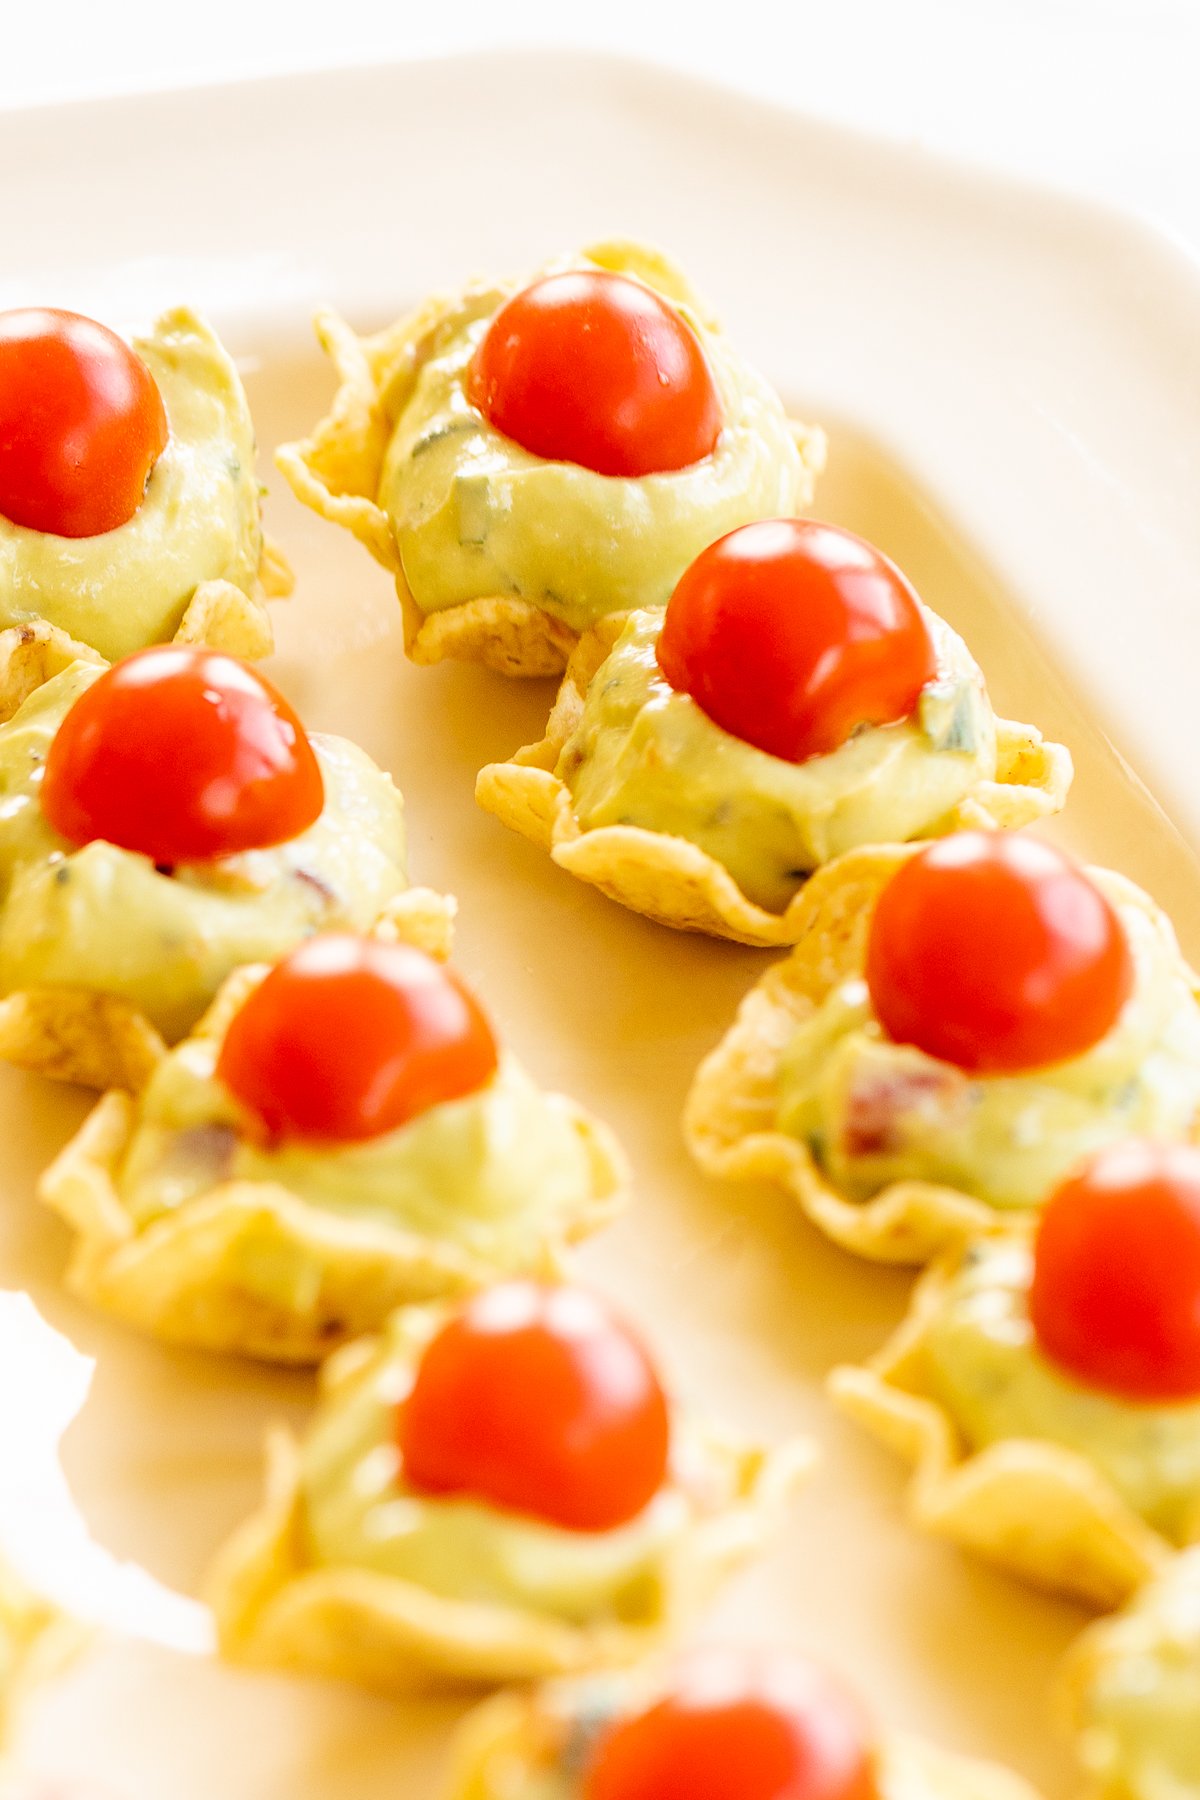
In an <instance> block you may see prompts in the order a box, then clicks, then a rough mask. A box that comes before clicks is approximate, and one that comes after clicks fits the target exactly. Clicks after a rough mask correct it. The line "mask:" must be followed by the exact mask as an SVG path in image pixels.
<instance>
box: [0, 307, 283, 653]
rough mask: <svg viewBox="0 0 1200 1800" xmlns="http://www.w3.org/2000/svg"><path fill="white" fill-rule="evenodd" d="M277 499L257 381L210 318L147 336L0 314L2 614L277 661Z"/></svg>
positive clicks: (141, 641)
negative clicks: (273, 653) (264, 461)
mask: <svg viewBox="0 0 1200 1800" xmlns="http://www.w3.org/2000/svg"><path fill="white" fill-rule="evenodd" d="M260 510H261V489H260V487H259V483H258V480H257V477H256V474H255V444H254V428H253V425H252V423H251V419H250V411H249V407H248V406H247V403H246V395H245V392H244V390H243V388H242V384H241V381H240V379H239V377H238V373H237V370H236V368H235V367H234V365H233V362H232V361H231V359H230V357H229V355H228V354H227V352H226V351H225V350H224V349H223V347H222V345H221V344H220V342H219V341H218V339H217V338H216V336H215V335H214V333H213V332H212V331H211V329H210V328H209V327H208V326H207V325H205V324H204V323H203V321H202V320H200V319H198V318H197V317H196V316H195V314H194V313H192V312H189V311H188V310H187V309H186V308H184V307H178V308H176V309H175V310H174V311H172V312H169V313H165V314H164V315H163V317H162V318H161V319H160V320H159V321H158V323H157V325H156V326H155V328H154V330H153V332H152V334H151V335H150V336H149V337H146V338H139V339H136V340H135V342H134V345H133V347H132V348H131V347H130V346H129V345H128V344H126V343H125V342H124V341H123V340H122V339H121V338H119V337H117V336H116V335H115V334H114V333H113V332H111V331H109V330H108V329H107V328H106V327H105V326H103V325H100V324H98V323H97V322H96V321H95V320H92V319H87V318H83V317H81V316H80V315H79V314H76V313H66V312H59V311H53V310H50V309H46V308H41V309H38V308H28V309H25V310H21V311H15V312H7V313H2V314H0V626H7V625H20V624H25V623H28V622H31V621H37V620H47V621H49V622H50V623H51V624H54V625H57V626H59V627H60V628H61V629H62V630H64V631H65V632H67V633H69V634H70V635H71V636H72V637H74V638H76V639H78V640H79V641H80V642H81V643H84V644H87V645H89V646H90V647H91V648H92V649H94V650H96V651H99V652H100V653H101V654H103V655H104V656H106V657H120V656H124V655H127V654H128V653H129V652H130V651H133V650H137V649H141V648H143V647H144V646H145V645H147V644H153V643H160V642H164V641H166V640H168V639H171V638H174V637H177V636H178V637H182V638H184V639H185V640H189V641H196V640H203V641H205V642H212V643H220V644H221V645H223V646H224V647H226V648H228V649H231V650H234V651H236V652H237V653H239V654H242V655H252V656H261V655H263V654H265V653H266V652H267V651H268V650H269V649H270V648H271V627H270V623H269V620H268V618H267V614H266V611H265V609H264V607H263V605H262V600H263V598H264V597H269V596H271V595H278V594H286V593H287V592H288V590H289V588H290V586H291V575H290V572H289V570H288V568H287V565H286V563H285V562H284V561H283V559H282V557H281V556H280V554H279V553H278V551H276V550H275V549H274V548H273V547H272V546H270V545H269V544H267V543H266V542H265V541H264V538H263V532H262V522H261V516H260Z"/></svg>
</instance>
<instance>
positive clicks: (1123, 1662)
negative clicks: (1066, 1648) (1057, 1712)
mask: <svg viewBox="0 0 1200 1800" xmlns="http://www.w3.org/2000/svg"><path fill="white" fill-rule="evenodd" d="M1092 1636H1093V1637H1094V1639H1095V1663H1094V1672H1093V1675H1092V1679H1091V1681H1090V1683H1089V1685H1088V1687H1087V1690H1086V1692H1085V1693H1084V1694H1083V1696H1082V1704H1081V1707H1080V1715H1081V1716H1080V1725H1081V1737H1080V1753H1081V1757H1082V1760H1083V1763H1084V1766H1085V1767H1086V1769H1087V1771H1088V1773H1089V1774H1090V1775H1091V1776H1092V1778H1093V1779H1094V1780H1095V1782H1096V1783H1097V1786H1098V1789H1099V1792H1100V1793H1101V1794H1103V1795H1104V1796H1105V1797H1106V1800H1200V1550H1192V1551H1190V1552H1188V1553H1186V1554H1185V1555H1183V1556H1180V1557H1178V1558H1177V1559H1176V1560H1175V1561H1174V1562H1172V1563H1171V1564H1170V1565H1169V1566H1168V1567H1167V1568H1166V1569H1165V1570H1164V1571H1163V1573H1162V1574H1161V1575H1160V1576H1159V1577H1158V1578H1157V1579H1156V1580H1155V1581H1152V1582H1151V1583H1150V1584H1149V1585H1148V1586H1147V1587H1145V1588H1143V1590H1142V1592H1141V1593H1140V1594H1139V1595H1138V1596H1137V1598H1136V1599H1135V1600H1134V1602H1133V1604H1132V1605H1131V1606H1130V1607H1129V1608H1128V1609H1127V1610H1126V1611H1125V1612H1124V1613H1123V1614H1121V1615H1120V1616H1119V1617H1118V1618H1116V1619H1114V1620H1112V1621H1109V1622H1106V1623H1105V1624H1103V1625H1100V1626H1096V1627H1094V1628H1093V1633H1092ZM1090 1649H1091V1646H1089V1650H1090Z"/></svg>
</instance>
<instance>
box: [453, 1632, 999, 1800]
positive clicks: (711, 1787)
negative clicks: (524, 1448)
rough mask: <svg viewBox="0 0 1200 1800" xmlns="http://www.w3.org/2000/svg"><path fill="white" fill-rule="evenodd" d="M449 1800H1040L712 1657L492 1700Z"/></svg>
mask: <svg viewBox="0 0 1200 1800" xmlns="http://www.w3.org/2000/svg"><path fill="white" fill-rule="evenodd" d="M447 1800H1034V1795H1033V1790H1032V1789H1031V1788H1029V1787H1028V1786H1027V1785H1026V1783H1025V1782H1023V1781H1022V1780H1021V1779H1020V1778H1019V1777H1018V1776H1016V1775H1013V1774H1010V1773H1009V1771H1008V1770H1007V1769H1002V1768H1000V1767H999V1766H998V1765H997V1764H995V1763H983V1762H975V1761H972V1760H969V1759H968V1758H966V1757H962V1756H955V1755H952V1754H950V1753H949V1752H947V1751H943V1750H935V1749H933V1748H932V1747H931V1746H929V1745H927V1744H923V1743H920V1742H918V1741H917V1740H916V1739H913V1738H909V1737H902V1736H899V1735H898V1734H896V1733H893V1732H884V1731H880V1730H879V1729H877V1728H876V1727H875V1726H873V1725H872V1723H871V1721H870V1720H869V1719H868V1718H867V1716H866V1714H865V1713H864V1712H863V1710H862V1709H861V1707H860V1706H859V1703H858V1701H857V1700H856V1698H855V1697H854V1695H853V1694H851V1693H850V1691H849V1690H848V1689H847V1688H845V1687H843V1686H842V1684H841V1682H840V1681H837V1680H835V1679H834V1678H833V1677H832V1676H831V1675H829V1674H827V1673H826V1671H825V1670H824V1669H823V1668H822V1667H821V1666H820V1665H819V1664H817V1663H814V1662H811V1661H810V1660H809V1659H808V1658H807V1657H803V1656H799V1655H796V1654H794V1653H792V1652H789V1651H784V1650H753V1649H744V1648H737V1649H732V1648H731V1649H723V1648H719V1647H715V1646H714V1647H711V1648H709V1647H705V1648H704V1649H701V1650H695V1651H692V1652H690V1653H689V1654H688V1655H687V1656H684V1657H680V1658H679V1659H678V1660H677V1661H676V1662H675V1663H673V1664H672V1665H669V1666H667V1667H665V1668H659V1669H656V1670H649V1669H644V1670H641V1671H639V1672H638V1673H636V1674H632V1675H628V1674H625V1675H608V1676H600V1677H592V1678H591V1679H590V1680H575V1681H573V1682H565V1681H564V1682H556V1683H554V1684H553V1685H551V1686H547V1687H544V1688H541V1689H539V1690H538V1691H536V1692H534V1693H531V1694H503V1695H499V1696H497V1697H496V1698H495V1699H492V1700H488V1701H485V1702H484V1703H483V1704H482V1705H481V1706H480V1707H478V1708H477V1709H476V1711H475V1712H474V1713H473V1714H471V1715H470V1716H469V1717H468V1718H467V1720H466V1722H465V1724H464V1725H463V1727H462V1729H461V1732H460V1734H459V1737H458V1739H457V1742H456V1745H455V1755H454V1763H453V1771H452V1779H451V1783H450V1790H449V1794H448V1796H447Z"/></svg>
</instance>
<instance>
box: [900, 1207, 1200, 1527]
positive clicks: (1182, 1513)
mask: <svg viewBox="0 0 1200 1800" xmlns="http://www.w3.org/2000/svg"><path fill="white" fill-rule="evenodd" d="M1032 1274H1033V1253H1032V1250H1031V1249H1030V1247H1029V1246H1028V1245H1027V1244H1024V1243H999V1242H998V1243H994V1244H986V1243H985V1244H979V1245H976V1246H975V1247H974V1248H973V1249H972V1250H971V1252H970V1253H969V1255H968V1256H967V1257H966V1259H965V1260H964V1262H963V1265H962V1267H961V1269H960V1270H959V1271H958V1273H957V1274H956V1275H955V1276H954V1278H953V1279H952V1281H951V1283H950V1284H949V1287H948V1289H947V1291H946V1293H945V1294H944V1295H943V1297H942V1302H941V1305H940V1306H939V1307H938V1309H937V1311H936V1314H935V1316H934V1317H933V1319H932V1320H931V1321H930V1322H929V1323H928V1324H927V1326H926V1328H925V1331H924V1334H923V1337H922V1354H923V1364H924V1370H925V1380H926V1383H927V1385H928V1388H929V1391H930V1392H931V1393H932V1395H933V1397H934V1398H935V1399H936V1400H937V1401H938V1402H939V1404H940V1405H941V1406H943V1407H944V1408H945V1410H946V1412H948V1413H949V1414H950V1416H951V1418H952V1419H953V1420H954V1422H955V1424H956V1426H957V1427H958V1429H959V1431H960V1432H961V1434H962V1436H963V1438H964V1439H965V1440H966V1442H967V1444H968V1445H969V1446H970V1447H971V1448H972V1449H974V1450H980V1449H983V1448H984V1447H985V1446H987V1445H988V1444H995V1443H1000V1442H1002V1441H1004V1440H1006V1439H1012V1438H1036V1439H1040V1440H1044V1441H1045V1442H1047V1443H1052V1444H1060V1445H1062V1446H1063V1448H1064V1449H1067V1450H1073V1451H1075V1452H1076V1454H1077V1455H1079V1456H1082V1457H1084V1458H1085V1459H1086V1460H1087V1461H1088V1462H1089V1463H1091V1464H1092V1465H1093V1466H1094V1467H1095V1468H1097V1469H1098V1470H1099V1471H1100V1472H1101V1474H1102V1475H1104V1476H1105V1477H1106V1478H1107V1479H1108V1481H1109V1482H1110V1483H1111V1484H1112V1486H1113V1487H1114V1488H1115V1489H1116V1491H1117V1493H1118V1494H1120V1496H1121V1498H1122V1499H1123V1500H1124V1501H1125V1503H1126V1505H1127V1506H1129V1507H1131V1508H1132V1509H1133V1511H1134V1512H1136V1513H1139V1514H1140V1515H1141V1517H1142V1518H1143V1519H1145V1520H1146V1522H1147V1524H1149V1525H1152V1526H1153V1527H1154V1528H1155V1530H1157V1531H1160V1532H1162V1533H1163V1535H1164V1536H1165V1537H1167V1538H1170V1539H1171V1540H1172V1542H1175V1543H1183V1542H1185V1541H1187V1539H1188V1537H1189V1535H1190V1534H1192V1533H1193V1532H1194V1530H1195V1528H1196V1527H1197V1525H1200V1400H1197V1401H1189V1402H1187V1403H1185V1404H1178V1403H1175V1402H1172V1403H1171V1404H1169V1405H1159V1404H1150V1403H1143V1402H1136V1401H1133V1400H1127V1399H1125V1398H1123V1397H1122V1396H1120V1395H1117V1394H1110V1393H1105V1392H1104V1391H1102V1390H1101V1389H1098V1388H1090V1387H1085V1386H1084V1385H1083V1384H1082V1383H1080V1382H1078V1381H1076V1380H1075V1379H1074V1378H1073V1377H1072V1376H1071V1375H1069V1374H1068V1373H1067V1372H1066V1371H1065V1370H1060V1369H1059V1368H1057V1367H1056V1366H1055V1364H1054V1363H1052V1362H1051V1361H1050V1360H1049V1359H1048V1358H1047V1357H1046V1356H1044V1355H1043V1353H1042V1351H1041V1350H1040V1349H1039V1347H1038V1344H1037V1340H1036V1338H1035V1336H1034V1331H1033V1326H1032V1324H1031V1322H1030V1318H1029V1308H1028V1293H1029V1284H1030V1280H1031V1278H1032Z"/></svg>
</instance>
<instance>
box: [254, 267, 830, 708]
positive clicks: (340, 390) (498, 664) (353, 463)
mask: <svg viewBox="0 0 1200 1800" xmlns="http://www.w3.org/2000/svg"><path fill="white" fill-rule="evenodd" d="M583 254H584V255H585V256H586V257H588V258H589V259H590V260H591V261H592V262H595V263H596V264H598V265H599V266H600V267H602V268H606V269H611V270H613V271H614V272H617V273H627V274H632V275H635V276H637V277H638V278H639V279H640V280H642V281H645V282H646V283H647V284H648V285H649V286H651V287H654V288H656V289H657V290H658V291H659V292H660V293H663V294H666V295H667V297H668V298H669V299H672V300H675V301H677V302H679V303H680V304H683V305H687V306H689V307H690V308H691V309H692V311H693V312H694V313H696V315H697V316H698V317H699V318H700V319H701V321H702V322H703V323H704V324H705V325H707V326H709V327H710V328H714V327H715V320H714V319H713V317H712V314H711V312H710V311H709V310H708V309H707V308H706V307H705V306H704V305H703V303H702V302H701V301H700V300H699V299H698V298H697V296H696V294H695V293H694V291H693V290H692V288H691V286H690V284H689V283H688V282H687V280H686V279H685V278H684V276H683V275H682V274H681V273H680V271H679V270H678V269H676V268H675V266H674V265H673V264H672V263H671V262H670V261H669V260H668V259H667V258H666V257H663V256H661V255H659V254H658V252H656V251H653V250H649V249H646V248H645V247H643V246H641V245H637V244H630V243H626V242H624V241H613V242H609V243H603V244H597V245H593V246H591V247H589V248H588V249H587V250H585V251H584V252H583ZM458 306H459V299H458V297H457V296H455V297H448V296H439V297H435V298H434V299H431V300H428V301H426V302H425V303H424V304H423V305H422V306H420V307H418V308H417V309H416V310H415V311H414V312H412V313H409V314H408V315H406V316H405V317H404V318H401V319H398V320H397V321H396V322H395V324H393V325H390V326H388V327H387V328H386V329H385V330H383V331H381V332H378V333H376V334H375V335H374V336H372V337H365V338H360V337H359V336H358V335H357V334H356V333H355V332H354V331H352V330H351V328H350V326H349V325H347V324H346V322H345V320H343V319H342V318H340V317H339V316H338V314H337V313H336V312H334V311H333V310H332V308H329V307H323V308H321V309H320V310H319V311H318V313H317V314H316V318H315V320H314V324H315V327H316V333H317V338H318V340H319V341H320V344H321V347H322V349H324V350H325V351H326V353H327V354H328V356H329V358H330V360H331V361H332V363H333V366H334V370H335V373H336V376H337V382H338V386H337V391H336V393H335V395H334V398H333V402H332V404H331V406H330V409H329V412H328V413H327V414H326V416H325V417H324V418H323V419H322V420H321V421H320V422H319V423H318V424H317V425H316V427H315V428H314V430H313V432H312V434H311V435H310V436H309V437H307V438H304V439H302V440H300V441H299V442H297V443H295V444H284V445H281V447H280V448H279V450H278V451H277V452H276V457H275V460H276V462H277V464H278V466H279V468H280V470H281V471H282V473H283V474H284V476H285V477H286V478H287V480H288V482H289V484H290V485H291V488H292V491H293V492H294V493H295V495H296V497H297V499H298V500H300V501H302V502H303V503H304V505H305V506H308V507H310V508H311V509H312V511H313V512H315V513H318V514H319V515H320V516H321V517H322V518H324V519H328V520H330V522H331V523H333V524H335V525H340V526H342V527H343V528H344V529H345V530H347V531H349V532H351V533H352V535H353V536H354V537H356V538H357V539H358V540H359V542H360V543H361V544H363V545H364V546H365V548H366V549H367V550H369V551H370V553H371V555H372V556H373V557H374V558H375V561H376V562H377V563H379V564H380V566H381V567H382V568H385V569H386V570H387V571H388V573H389V574H390V575H391V576H392V578H393V580H394V581H395V584H396V593H397V596H398V598H399V601H400V607H401V611H402V614H403V620H404V647H405V650H406V652H407V654H408V656H409V657H410V658H411V660H412V661H413V662H415V663H420V664H425V665H429V664H432V663H437V662H443V661H445V660H446V659H448V658H453V659H454V660H456V661H459V662H477V663H482V664H483V665H484V667H485V668H488V669H494V670H495V671H496V672H497V673H498V674H500V675H510V676H526V677H533V678H537V677H544V676H548V675H560V674H561V673H562V671H563V669H564V668H565V667H566V664H567V661H568V658H569V657H570V654H571V651H572V649H573V648H574V646H575V644H576V643H577V642H578V638H579V634H578V632H576V631H574V630H572V628H571V627H570V626H569V625H565V624H564V623H563V622H562V621H561V620H560V619H556V618H553V617H552V616H551V615H550V614H549V613H545V612H543V611H541V609H540V608H539V607H537V606H534V605H533V604H532V603H531V602H529V601H526V600H522V599H519V598H516V597H514V596H513V595H511V594H492V595H485V596H482V597H480V598H477V599H472V600H466V601H463V602H461V603H460V604H459V605H457V606H448V607H445V608H441V609H438V610H437V611H434V612H430V613H425V612H423V611H422V610H421V607H420V606H419V605H418V603H417V600H416V598H415V597H414V595H413V593H412V590H411V588H410V587H409V585H408V582H407V581H406V580H405V577H404V570H403V567H402V565H401V560H400V553H399V550H398V548H397V545H396V539H395V535H394V533H393V531H392V526H391V521H390V520H389V518H388V515H387V512H386V511H385V509H384V508H383V507H382V506H380V505H379V503H378V499H377V496H378V493H379V486H380V480H381V477H382V473H383V464H384V458H385V456H386V454H387V449H388V444H389V442H390V439H391V435H392V430H393V427H394V422H395V421H394V419H393V417H392V416H391V414H390V412H389V409H388V405H387V393H388V390H389V388H390V386H391V385H392V384H393V383H394V382H395V381H396V380H397V379H398V378H400V379H403V376H404V373H405V372H406V371H407V370H411V369H413V368H416V367H418V366H419V365H420V362H421V361H422V360H423V359H424V357H425V356H426V355H427V354H428V352H429V346H430V345H431V344H433V345H436V343H437V340H438V336H439V333H441V332H442V331H443V330H444V328H445V325H446V322H447V320H448V319H451V318H452V317H454V315H455V313H456V311H457V308H458ZM791 428H792V436H793V439H794V441H795V443H796V447H797V449H798V450H799V452H800V459H801V463H802V466H803V474H804V483H803V489H802V492H801V494H800V497H799V498H800V504H801V505H808V504H809V503H810V502H811V500H812V496H813V490H814V488H815V484H816V479H817V476H818V475H819V474H820V472H821V470H822V469H823V468H824V466H825V448H826V447H825V434H824V432H823V431H821V430H820V429H819V428H818V427H816V426H809V425H802V424H800V423H799V422H798V421H795V420H793V421H791Z"/></svg>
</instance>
